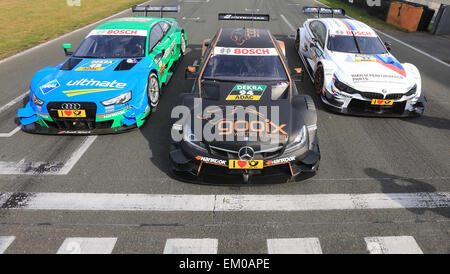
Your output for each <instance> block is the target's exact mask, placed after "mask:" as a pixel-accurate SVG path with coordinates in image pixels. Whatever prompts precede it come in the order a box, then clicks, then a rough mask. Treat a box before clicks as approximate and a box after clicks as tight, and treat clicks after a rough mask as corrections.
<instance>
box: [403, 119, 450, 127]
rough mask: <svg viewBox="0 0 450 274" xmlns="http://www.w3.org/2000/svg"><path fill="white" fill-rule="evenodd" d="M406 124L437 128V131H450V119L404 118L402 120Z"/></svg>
mask: <svg viewBox="0 0 450 274" xmlns="http://www.w3.org/2000/svg"><path fill="white" fill-rule="evenodd" d="M402 120H403V121H405V122H409V123H413V124H417V125H421V126H424V127H428V128H436V129H446V130H450V119H446V118H440V117H432V116H426V115H424V116H421V117H416V118H404V119H402Z"/></svg>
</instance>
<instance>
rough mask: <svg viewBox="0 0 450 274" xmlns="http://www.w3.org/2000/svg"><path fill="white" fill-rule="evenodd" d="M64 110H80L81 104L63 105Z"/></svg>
mask: <svg viewBox="0 0 450 274" xmlns="http://www.w3.org/2000/svg"><path fill="white" fill-rule="evenodd" d="M61 108H62V109H65V110H79V109H81V104H78V103H64V104H62V105H61Z"/></svg>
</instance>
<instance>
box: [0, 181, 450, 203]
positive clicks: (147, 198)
mask: <svg viewBox="0 0 450 274" xmlns="http://www.w3.org/2000/svg"><path fill="white" fill-rule="evenodd" d="M58 175H61V174H58ZM8 195H10V196H9V197H8ZM0 197H8V199H7V200H6V201H5V202H3V204H1V205H0V208H3V209H22V210H75V211H83V210H86V211H89V210H98V211H204V212H238V211H315V210H368V209H405V208H449V207H450V192H419V193H372V194H306V195H172V194H123V193H121V194H118V193H117V194H109V193H22V192H17V193H10V192H6V193H0ZM2 200H4V199H2Z"/></svg>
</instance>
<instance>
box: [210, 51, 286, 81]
mask: <svg viewBox="0 0 450 274" xmlns="http://www.w3.org/2000/svg"><path fill="white" fill-rule="evenodd" d="M203 78H204V79H208V80H236V81H239V80H246V81H249V80H260V81H261V80H262V81H273V80H281V81H286V80H287V75H286V71H285V69H284V67H283V64H282V63H281V60H280V57H279V56H242V55H241V56H238V55H212V56H211V58H210V59H209V62H208V64H207V65H206V68H205V71H204V73H203Z"/></svg>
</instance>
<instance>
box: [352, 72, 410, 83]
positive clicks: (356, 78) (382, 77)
mask: <svg viewBox="0 0 450 274" xmlns="http://www.w3.org/2000/svg"><path fill="white" fill-rule="evenodd" d="M351 77H352V80H353V82H354V83H358V82H382V83H385V82H387V81H393V82H396V81H395V80H401V79H403V77H401V76H399V75H393V74H378V73H359V74H352V75H351Z"/></svg>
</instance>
